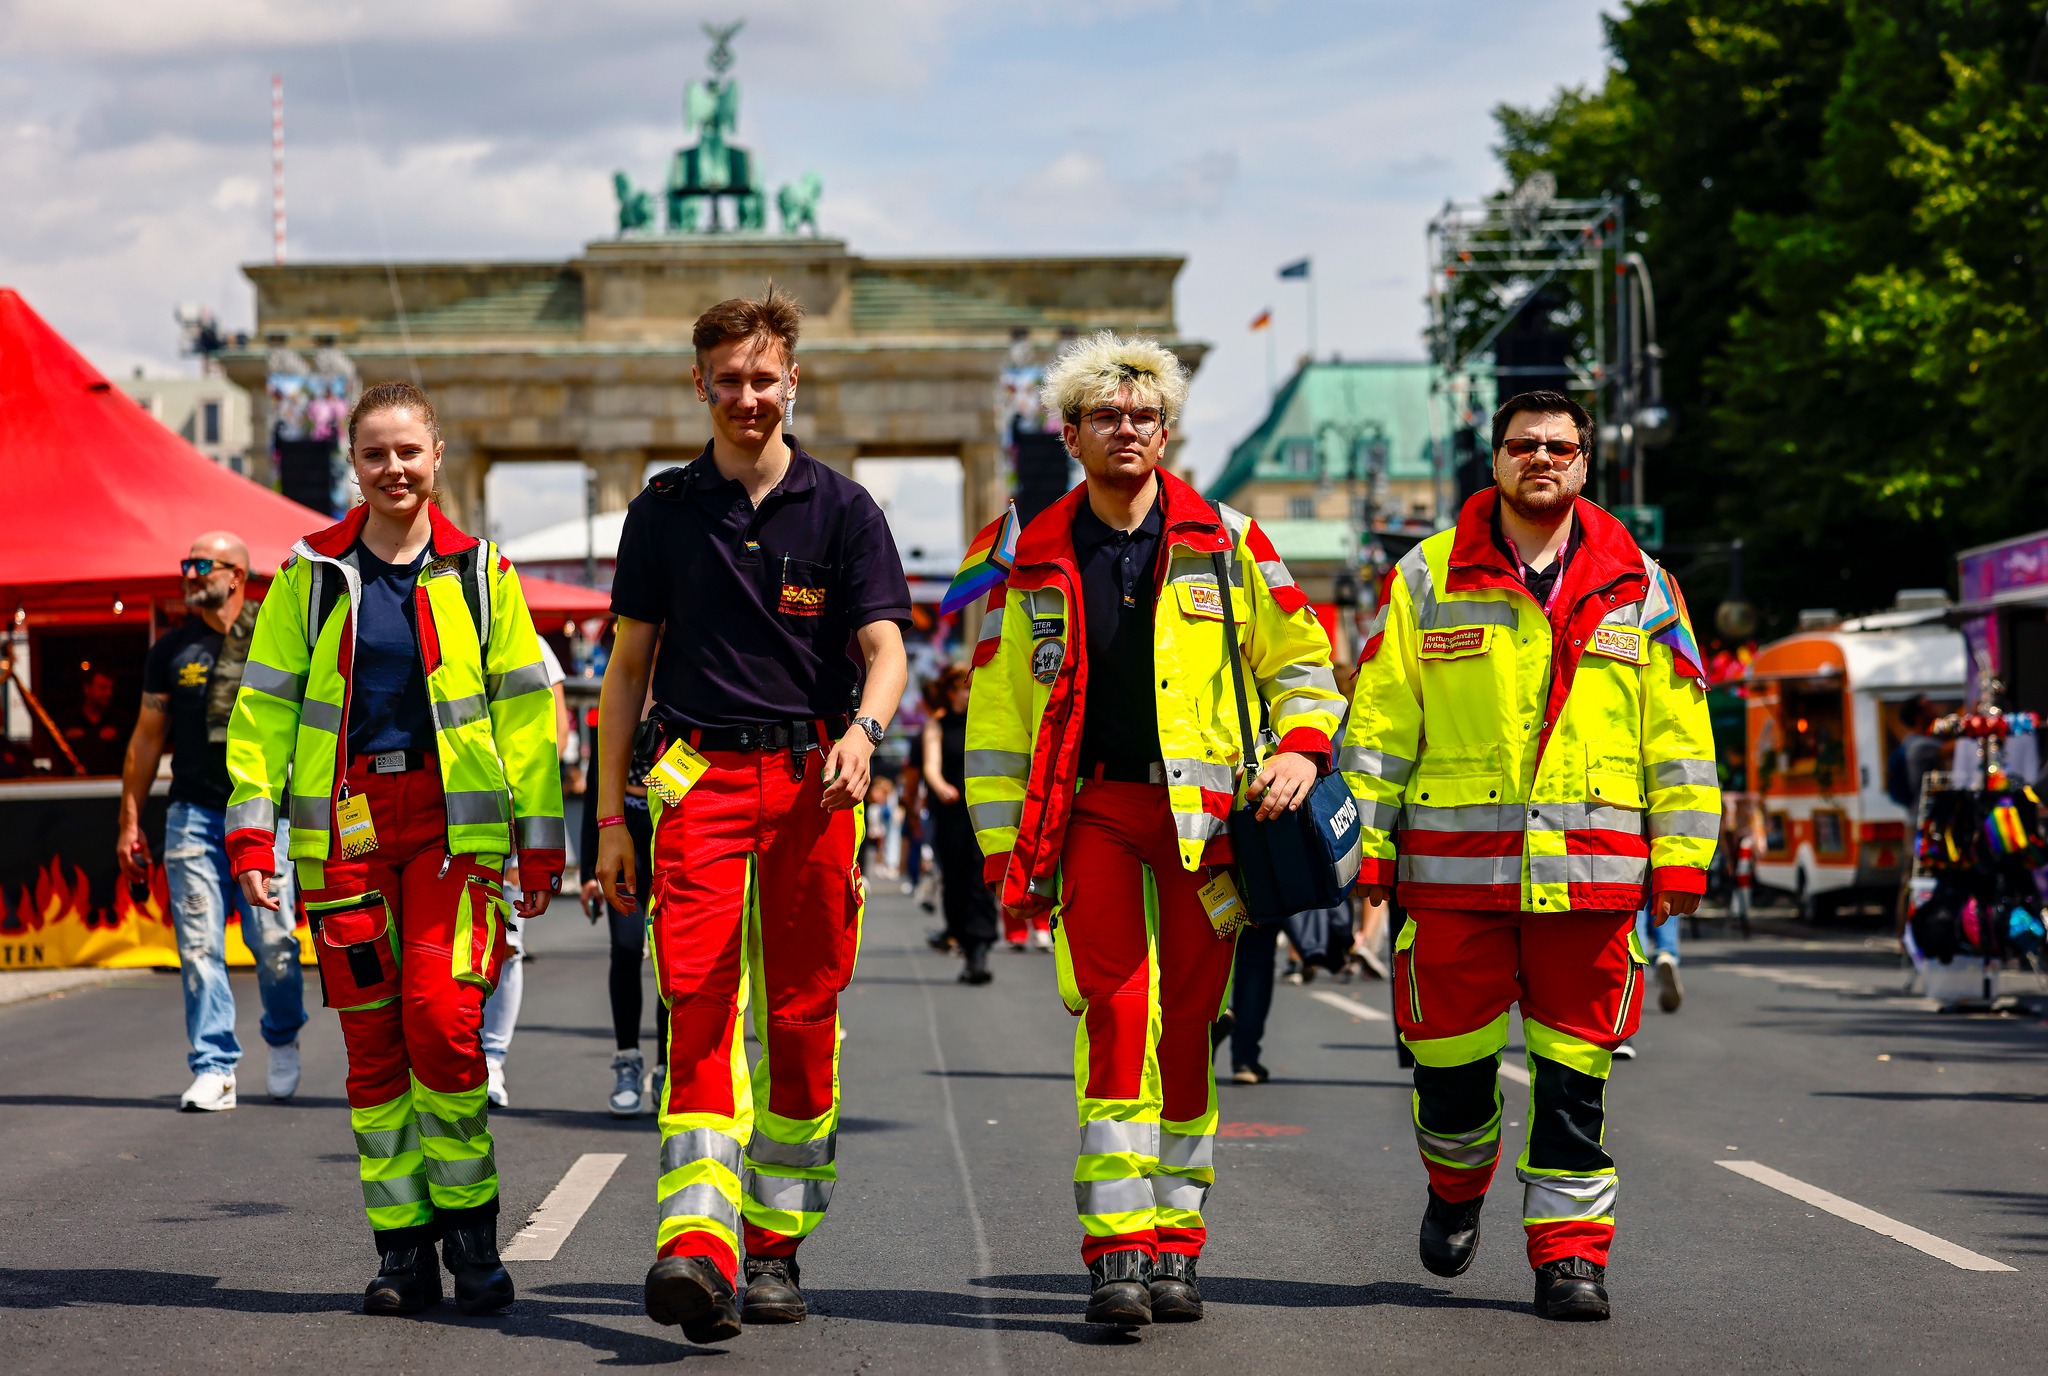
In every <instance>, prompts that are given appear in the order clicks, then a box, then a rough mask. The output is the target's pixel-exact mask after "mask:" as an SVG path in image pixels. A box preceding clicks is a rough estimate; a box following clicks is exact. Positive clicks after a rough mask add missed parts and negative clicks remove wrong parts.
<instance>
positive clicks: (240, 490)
mask: <svg viewBox="0 0 2048 1376" xmlns="http://www.w3.org/2000/svg"><path fill="white" fill-rule="evenodd" d="M329 520H330V518H328V517H326V516H323V515H321V514H320V513H319V512H317V511H313V510H311V509H310V508H307V507H303V506H300V505H299V504H298V503H297V502H294V501H291V500H289V499H287V498H285V497H281V496H279V495H278V494H277V493H275V492H272V491H270V490H269V489H268V488H265V487H261V486H259V485H257V484H256V483H253V482H251V481H249V480H248V479H247V478H243V477H239V476H237V475H236V474H234V473H231V472H229V471H228V470H226V469H224V468H222V467H220V466H219V465H218V464H215V463H214V462H213V461H212V460H210V459H208V458H207V457H206V456H205V455H203V454H201V453H200V452H199V451H198V450H196V449H194V448H193V447H192V446H191V445H189V444H187V443H186V442H185V441H184V440H182V439H180V438H179V437H178V436H177V435H174V434H172V433H171V432H170V431H169V430H167V429H165V428H164V427H163V426H162V425H161V424H159V423H158V422H157V421H156V420H155V418H153V417H152V416H150V415H149V413H148V412H146V411H144V410H143V409H142V408H141V407H140V406H138V405H136V403H135V402H134V401H133V400H132V399H130V398H129V397H128V395H127V394H126V393H124V392H122V391H121V390H120V389H118V388H116V387H115V386H114V385H113V384H112V383H110V382H108V381H107V379H106V378H105V377H104V376H102V375H101V373H100V371H99V370H98V369H97V368H95V367H93V366H92V364H90V363H88V362H86V361H85V359H84V358H83V357H82V356H81V355H80V354H79V353H78V351H77V350H76V349H74V348H72V347H71V346H70V345H69V344H68V343H66V342H65V340H64V338H63V336H61V335H59V334H58V333H57V332H56V331H55V330H53V329H51V328H50V326H49V325H48V323H47V322H45V321H44V320H43V318H42V317H41V316H39V315H37V314H36V313H35V312H34V311H33V310H31V309H30V308H29V305H28V303H27V302H26V301H24V300H22V299H21V296H20V295H19V294H18V293H16V292H14V291H11V290H8V289H6V288H0V615H4V614H5V613H6V612H8V611H11V610H13V609H14V608H16V607H26V608H27V609H29V610H30V611H32V612H38V613H58V614H62V613H65V612H70V613H74V614H75V613H79V612H86V613H98V614H99V615H100V616H104V615H107V614H108V613H109V612H110V611H111V610H112V608H113V606H114V603H115V602H116V600H120V601H121V602H122V603H123V604H124V608H132V609H134V611H135V612H141V610H142V609H143V608H145V607H146V606H147V605H148V603H149V601H150V600H151V599H159V598H174V597H177V596H178V594H179V584H178V577H177V569H178V561H179V560H180V559H182V558H184V557H185V553H186V551H187V550H188V549H190V548H191V545H192V537H193V536H195V535H197V534H199V533H201V532H202V531H208V530H231V531H233V532H234V533H235V534H236V535H238V536H240V537H241V538H242V540H243V542H244V543H246V544H247V545H248V546H249V561H250V563H251V564H252V565H253V567H252V568H251V570H250V572H251V574H252V575H254V576H256V577H259V578H267V577H268V576H269V575H270V574H272V573H274V572H276V570H277V566H278V565H279V564H280V563H282V562H283V561H284V557H285V555H286V553H287V552H288V551H289V550H290V548H291V546H292V542H293V541H295V540H297V539H298V538H299V537H300V536H301V535H304V534H306V533H307V532H309V531H313V530H318V529H320V528H321V527H322V526H325V525H327V524H329ZM520 581H521V584H522V585H523V587H524V589H525V592H526V597H527V601H528V602H529V603H530V604H531V605H532V606H533V609H534V610H535V611H536V612H540V613H544V614H558V615H564V616H596V615H601V614H603V612H604V611H605V609H606V607H607V606H608V605H609V599H608V598H607V597H606V596H605V595H604V594H603V593H599V592H594V591H592V590H590V589H588V588H579V587H572V586H569V585H566V584H562V583H553V582H549V581H548V580H546V579H540V578H522V579H521V580H520Z"/></svg>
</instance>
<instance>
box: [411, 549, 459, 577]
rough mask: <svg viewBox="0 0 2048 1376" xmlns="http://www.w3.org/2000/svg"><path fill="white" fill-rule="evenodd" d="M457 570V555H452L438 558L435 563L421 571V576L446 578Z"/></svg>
mask: <svg viewBox="0 0 2048 1376" xmlns="http://www.w3.org/2000/svg"><path fill="white" fill-rule="evenodd" d="M456 571H457V570H456V567H455V557H454V556H453V555H450V556H449V557H448V558H446V559H436V560H435V561H434V562H433V563H431V564H428V565H427V566H426V568H424V569H422V570H421V571H420V576H421V577H423V578H445V577H447V576H448V575H449V574H451V573H454V572H456Z"/></svg>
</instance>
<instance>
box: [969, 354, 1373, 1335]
mask: <svg viewBox="0 0 2048 1376" xmlns="http://www.w3.org/2000/svg"><path fill="white" fill-rule="evenodd" d="M1187 386H1188V379H1187V371H1186V370H1185V369H1184V368H1183V367H1182V366H1181V364H1180V360H1178V359H1177V358H1175V357H1174V356H1173V354H1172V353H1171V352H1169V351H1168V350H1167V349H1165V348H1163V347H1161V346H1160V345H1159V344H1157V343H1154V342H1153V341H1151V340H1149V339H1133V338H1122V337H1119V336H1117V335H1115V334H1111V333H1109V332H1106V331H1105V332H1103V333H1101V334H1098V335H1095V336H1093V337H1092V338H1088V339H1083V340H1078V341H1076V342H1075V343H1074V344H1072V345H1070V346H1069V347H1068V348H1067V349H1066V350H1065V351H1064V352H1063V353H1062V354H1061V355H1060V357H1059V359H1058V360H1057V361H1056V362H1055V364H1054V366H1053V367H1052V369H1051V371H1050V372H1049V373H1048V374H1047V375H1046V379H1045V384H1044V393H1043V395H1044V401H1045V405H1046V409H1047V411H1048V412H1051V413H1056V414H1057V415H1058V416H1059V417H1060V420H1061V433H1062V436H1063V438H1064V439H1065V442H1066V446H1067V451H1068V452H1069V453H1070V454H1072V455H1073V456H1074V457H1075V458H1077V459H1079V460H1080V461H1081V466H1082V467H1083V469H1085V470H1086V474H1087V480H1086V482H1084V483H1083V484H1082V485H1081V486H1079V487H1077V488H1075V489H1074V490H1073V491H1072V492H1069V493H1068V494H1067V495H1066V496H1065V497H1063V498H1062V499H1060V500H1059V501H1058V502H1056V503H1054V504H1053V505H1052V506H1051V507H1049V508H1047V509H1046V510H1045V511H1044V512H1043V513H1041V514H1040V515H1039V516H1038V517H1037V518H1036V519H1035V520H1033V521H1032V522H1031V524H1030V525H1029V526H1027V527H1026V528H1025V529H1024V531H1023V533H1022V534H1021V536H1020V537H1019V538H1018V540H1017V547H1016V557H1015V560H1014V565H1013V572H1012V573H1011V575H1010V578H1009V581H1008V586H1007V587H1000V588H997V589H996V590H995V591H994V592H992V593H990V594H989V607H988V615H987V617H986V618H985V619H984V621H983V623H982V631H981V638H980V641H979V643H978V645H977V647H976V649H975V653H974V665H975V673H974V683H973V690H972V694H971V696H970V699H969V704H968V711H967V749H966V770H967V788H966V793H967V806H968V814H969V818H970V821H971V824H972V825H973V827H974V830H975V837H976V839H977V840H978V841H979V842H980V845H981V850H982V853H983V855H984V856H985V857H986V862H985V867H984V878H985V879H986V881H987V882H988V883H989V884H990V885H991V886H992V887H997V888H998V889H999V896H1000V899H1001V902H1002V903H1003V905H1004V907H1005V908H1006V909H1008V910H1009V911H1011V912H1012V913H1017V912H1020V911H1021V912H1023V913H1026V914H1035V913H1039V912H1043V911H1046V910H1048V909H1050V910H1051V911H1053V912H1054V913H1055V914H1056V915H1057V917H1058V921H1057V922H1056V924H1055V926H1056V930H1057V946H1056V954H1057V956H1058V965H1059V984H1060V993H1061V996H1062V998H1063V999H1064V1000H1065V1002H1066V1005H1067V1008H1068V1010H1069V1011H1070V1012H1072V1013H1073V1014H1074V1015H1075V1016H1077V1017H1079V1018H1080V1019H1081V1022H1080V1026H1079V1028H1078V1030H1077V1032H1076V1042H1077V1045H1076V1048H1075V1056H1074V1067H1075V1074H1074V1078H1075V1095H1076V1098H1077V1101H1078V1104H1079V1116H1080V1129H1081V1142H1080V1156H1079V1159H1078V1161H1077V1162H1076V1163H1075V1167H1074V1197H1075V1201H1076V1207H1077V1208H1078V1210H1079V1213H1080V1219H1081V1228H1082V1232H1083V1234H1084V1237H1083V1240H1082V1244H1081V1259H1082V1261H1083V1262H1084V1263H1085V1264H1086V1265H1087V1267H1088V1272H1089V1279H1090V1283H1091V1291H1092V1293H1091V1295H1090V1297H1089V1304H1088V1311H1087V1318H1088V1321H1089V1322H1091V1323H1104V1324H1115V1325H1119V1326H1123V1327H1132V1326H1135V1325H1139V1324H1147V1323H1151V1322H1152V1321H1154V1320H1155V1319H1156V1320H1160V1321H1162V1322H1174V1321H1187V1320H1192V1319H1199V1318H1201V1317H1202V1298H1201V1292H1200V1291H1199V1290H1198V1289H1197V1287H1196V1282H1195V1261H1196V1258H1197V1257H1199V1256H1200V1254H1201V1251H1202V1245H1203V1242H1204V1241H1205V1240H1206V1238H1207V1235H1208V1234H1207V1228H1206V1225H1205V1224H1204V1222H1203V1218H1202V1206H1203V1203H1204V1202H1205V1200H1206V1199H1207V1197H1208V1193H1209V1188H1210V1186H1211V1185H1212V1184H1213V1183H1214V1182H1215V1178H1216V1172H1215V1161H1214V1158H1215V1133H1216V1125H1217V1104H1216V1079H1215V1072H1214V1068H1213V1063H1212V1060H1211V1053H1210V1042H1209V1031H1210V1025H1211V1024H1212V1023H1213V1022H1214V1021H1215V1020H1216V1018H1217V1017H1218V1016H1219V1015H1220V1013H1221V1012H1222V1009H1223V998H1224V994H1225V991H1226V990H1227V989H1228V987H1229V984H1230V969H1231V956H1232V952H1233V951H1234V949H1235V946H1236V931H1237V928H1236V925H1235V922H1234V915H1233V913H1232V912H1231V908H1232V907H1235V908H1237V909H1238V910H1239V911H1241V909H1242V905H1241V904H1236V903H1234V900H1232V901H1226V896H1227V895H1229V894H1230V893H1231V892H1232V891H1233V890H1234V881H1233V880H1232V878H1231V877H1230V874H1229V868H1230V853H1229V846H1230V838H1229V828H1228V817H1229V814H1230V811H1231V809H1232V807H1233V805H1234V804H1235V801H1236V799H1237V797H1238V796H1239V793H1240V791H1242V793H1243V796H1244V797H1245V798H1246V799H1247V800H1248V801H1250V802H1255V803H1257V804H1258V805H1259V809H1260V812H1261V814H1262V815H1264V816H1269V817H1270V816H1276V815H1278V814H1279V813H1280V812H1281V811H1282V810H1283V809H1291V808H1298V807H1299V806H1300V805H1301V803H1302V800H1303V799H1305V798H1306V797H1307V796H1308V793H1309V789H1310V787H1311V786H1312V785H1313V784H1314V783H1315V780H1316V778H1317V776H1318V775H1319V774H1321V773H1327V772H1328V771H1329V769H1330V767H1331V761H1330V743H1331V741H1332V740H1333V739H1334V738H1335V736H1336V735H1337V732H1338V728H1339V726H1340V725H1341V724H1342V722H1343V719H1344V700H1343V697H1342V695H1341V694H1340V693H1339V692H1338V690H1337V684H1336V680H1335V678H1334V677H1333V676H1332V674H1331V671H1330V643H1329V640H1328V638H1327V637H1326V636H1325V635H1324V634H1323V628H1322V625H1321V623H1319V622H1318V621H1317V620H1316V616H1315V612H1314V611H1313V610H1312V609H1311V608H1310V607H1309V604H1308V599H1307V598H1306V597H1305V596H1304V595H1303V594H1302V591H1301V589H1300V588H1298V587H1296V586H1295V583H1294V579H1293V578H1292V577H1290V576H1289V575H1288V572H1287V567H1286V565H1285V564H1283V563H1281V561H1280V557H1279V555H1277V554H1276V553H1274V551H1273V547H1272V545H1271V544H1270V543H1268V541H1267V540H1266V537H1265V536H1264V535H1263V534H1262V533H1260V531H1259V528H1258V526H1257V525H1255V524H1253V522H1252V521H1251V519H1250V518H1249V517H1247V516H1245V515H1244V514H1243V513H1241V512H1238V511H1234V510H1232V509H1231V508H1229V507H1227V506H1211V505H1210V504H1209V503H1208V502H1206V501H1204V500H1203V499H1202V498H1201V496H1200V495H1199V494H1197V493H1196V492H1195V491H1194V489H1193V488H1191V487H1189V486H1188V485H1187V484H1186V483H1184V482H1182V481H1181V480H1180V479H1178V478H1176V477H1174V476H1173V475H1172V474H1170V473H1168V472H1167V471H1166V470H1165V469H1163V468H1161V467H1160V460H1161V458H1162V457H1163V456H1164V455H1165V452H1166V445H1167V438H1168V433H1169V429H1170V427H1171V426H1172V425H1173V423H1174V420H1175V418H1176V417H1177V416H1178V415H1179V412H1180V408H1181V405H1182V403H1183V401H1184V400H1185V399H1186V397H1187ZM1226 599H1228V600H1227V601H1226ZM1233 635H1234V641H1233ZM1233 643H1234V646H1235V652H1236V655H1237V657H1238V659H1239V661H1240V663H1241V665H1242V672H1243V673H1244V675H1245V679H1246V686H1247V688H1254V689H1255V690H1256V692H1257V693H1258V694H1259V695H1260V697H1261V698H1262V699H1263V700H1264V703H1265V706H1266V712H1267V715H1268V717H1269V719H1270V721H1271V723H1272V726H1273V729H1274V730H1275V731H1276V732H1277V733H1278V735H1279V744H1278V747H1277V748H1276V749H1274V750H1272V751H1271V752H1269V754H1268V757H1267V759H1266V760H1265V762H1264V764H1263V766H1261V765H1260V763H1259V761H1257V760H1255V759H1254V760H1246V759H1244V758H1242V756H1243V744H1242V735H1241V733H1240V730H1239V724H1238V715H1237V712H1238V704H1237V700H1236V689H1235V687H1234V683H1233V676H1232V672H1231V655H1230V654H1228V653H1226V648H1227V647H1230V646H1232V645H1233Z"/></svg>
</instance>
